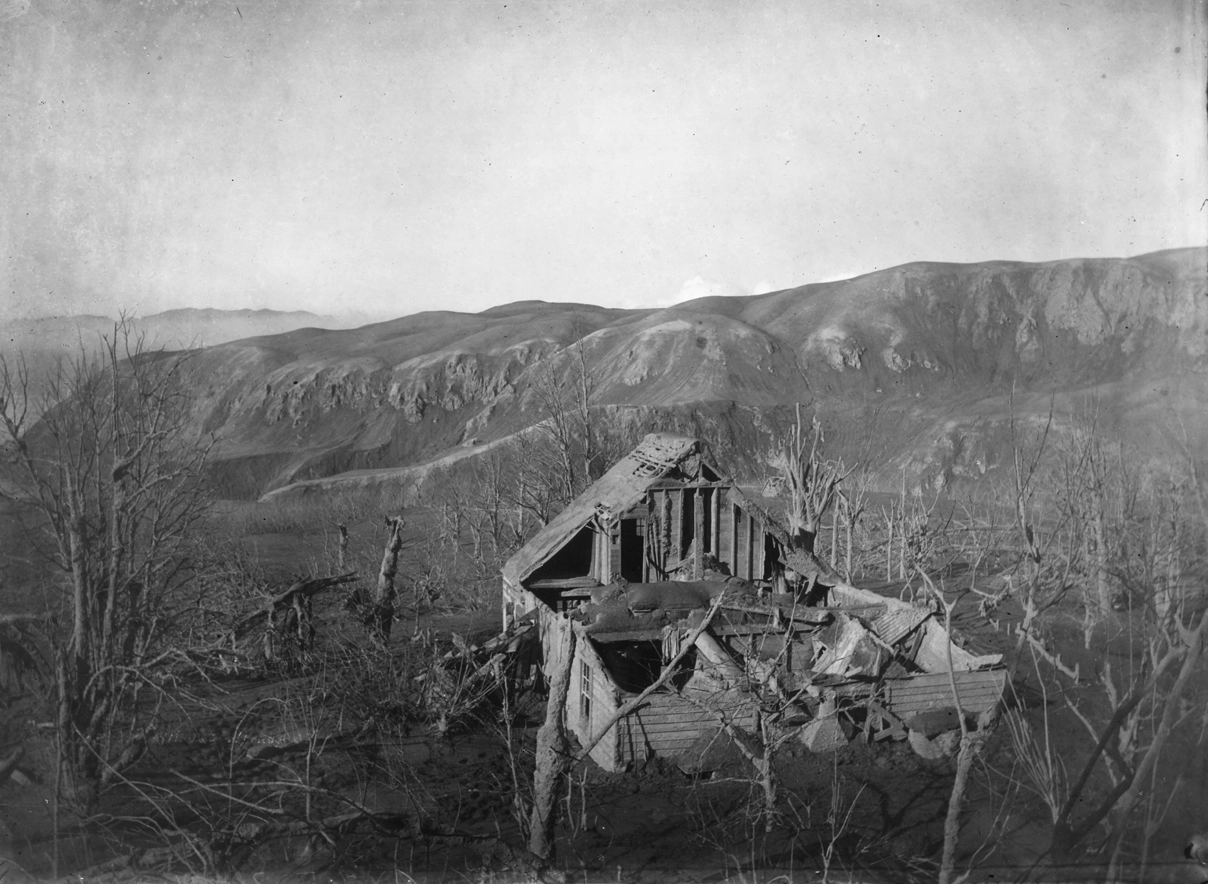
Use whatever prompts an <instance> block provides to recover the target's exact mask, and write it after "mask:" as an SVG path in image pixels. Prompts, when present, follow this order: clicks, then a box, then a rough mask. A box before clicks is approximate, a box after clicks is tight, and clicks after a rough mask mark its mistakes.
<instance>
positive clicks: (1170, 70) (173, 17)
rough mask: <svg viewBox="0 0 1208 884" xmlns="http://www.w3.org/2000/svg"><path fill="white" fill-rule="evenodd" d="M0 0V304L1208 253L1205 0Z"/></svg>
mask: <svg viewBox="0 0 1208 884" xmlns="http://www.w3.org/2000/svg"><path fill="white" fill-rule="evenodd" d="M26 6H28V9H25V7H26ZM23 10H24V11H23ZM5 15H7V16H9V17H8V18H7V20H3V21H0V314H7V315H10V316H11V315H31V314H48V313H55V312H60V313H62V312H68V313H70V312H92V313H105V314H109V313H113V312H115V311H117V310H118V309H121V308H126V309H132V310H135V311H137V312H139V313H143V314H147V313H152V312H156V311H158V310H163V309H167V308H171V307H180V306H214V307H223V308H244V307H267V308H273V309H279V310H289V309H308V310H312V311H316V312H321V313H339V312H342V311H345V310H352V309H355V310H360V311H363V312H365V313H369V314H373V315H378V316H387V315H389V316H397V315H402V314H405V313H411V312H415V311H418V310H425V309H455V310H467V311H477V310H481V309H484V308H486V307H489V306H491V305H494V304H499V303H505V302H508V301H515V300H521V299H532V298H537V299H543V300H549V301H569V300H575V301H588V302H595V303H604V304H612V305H620V306H637V305H645V304H661V303H669V302H672V301H674V300H677V299H679V298H681V297H684V296H687V295H692V294H701V293H707V292H708V291H710V290H722V291H728V292H733V293H752V292H758V291H767V290H771V289H778V288H786V287H789V286H794V285H801V284H804V283H807V282H816V281H821V280H828V279H836V278H842V277H847V276H853V275H857V274H859V273H864V272H868V271H871V270H875V269H878V268H883V267H890V266H893V265H896V264H901V263H904V262H907V261H914V260H936V261H958V262H971V261H982V260H990V259H1019V260H1028V261H1042V260H1050V259H1057V258H1066V257H1094V256H1126V255H1135V254H1141V253H1144V252H1150V251H1155V250H1158V249H1164V248H1173V247H1180V246H1188V245H1198V244H1203V243H1204V242H1205V241H1208V220H1206V219H1208V207H1204V206H1203V203H1204V201H1205V199H1208V154H1206V144H1208V139H1206V134H1205V129H1206V123H1205V81H1206V76H1208V75H1206V61H1205V55H1206V51H1205V42H1206V41H1205V19H1206V14H1205V2H1204V0H1198V2H1197V0H1145V2H1139V0H1119V2H1111V0H1104V2H1093V0H1079V2H1068V3H1060V2H1057V0H1036V2H1030V0H1001V2H998V0H984V2H972V3H969V2H921V0H920V2H892V3H872V2H857V0H836V2H819V0H808V2H807V0H777V2H764V3H760V2H749V0H742V2H739V0H726V2H714V3H710V2H706V0H691V2H680V0H676V2H637V0H580V2H573V0H570V2H549V3H545V2H531V0H519V2H517V0H505V2H485V0H483V2H478V0H475V2H468V0H411V2H389V3H388V2H381V3H379V2H356V3H354V2H351V0H332V2H319V0H288V2H285V0H283V2H272V0H268V2H262V0H236V2H226V0H205V2H189V0H182V2H171V0H144V2H127V0H28V3H27V2H26V0H0V16H5Z"/></svg>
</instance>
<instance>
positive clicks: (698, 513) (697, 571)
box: [691, 489, 705, 580]
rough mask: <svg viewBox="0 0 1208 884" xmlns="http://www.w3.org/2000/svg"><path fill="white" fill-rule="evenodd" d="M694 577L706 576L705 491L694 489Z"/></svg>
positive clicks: (694, 578) (698, 578)
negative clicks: (704, 560) (704, 564)
mask: <svg viewBox="0 0 1208 884" xmlns="http://www.w3.org/2000/svg"><path fill="white" fill-rule="evenodd" d="M691 493H692V549H693V553H692V579H693V580H700V579H701V577H702V576H704V567H703V558H704V547H705V513H704V510H705V492H704V491H703V490H701V489H693V490H692V492H691Z"/></svg>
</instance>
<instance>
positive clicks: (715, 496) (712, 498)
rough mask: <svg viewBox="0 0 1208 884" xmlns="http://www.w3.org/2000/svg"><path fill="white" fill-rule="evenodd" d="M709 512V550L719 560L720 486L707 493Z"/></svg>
mask: <svg viewBox="0 0 1208 884" xmlns="http://www.w3.org/2000/svg"><path fill="white" fill-rule="evenodd" d="M709 513H710V515H711V516H712V517H713V530H712V531H711V532H710V533H709V552H711V553H713V557H714V558H715V559H717V560H718V562H721V488H720V487H717V488H714V489H713V491H712V492H711V493H710V494H709Z"/></svg>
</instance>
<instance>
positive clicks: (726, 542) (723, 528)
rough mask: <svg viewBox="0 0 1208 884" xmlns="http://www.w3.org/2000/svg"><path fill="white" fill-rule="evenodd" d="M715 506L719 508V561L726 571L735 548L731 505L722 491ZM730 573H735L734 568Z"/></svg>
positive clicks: (718, 493)
mask: <svg viewBox="0 0 1208 884" xmlns="http://www.w3.org/2000/svg"><path fill="white" fill-rule="evenodd" d="M714 505H715V506H716V507H717V518H718V522H717V561H718V563H719V565H720V566H721V567H722V568H723V569H724V568H726V566H727V565H728V564H729V562H730V555H731V550H732V548H733V547H731V545H730V533H731V531H732V529H731V527H730V521H731V519H730V516H731V514H730V504H729V503H728V502H727V501H726V498H725V494H723V493H722V492H721V491H720V490H718V492H717V498H716V500H715V501H714ZM729 571H730V573H731V574H733V573H734V570H733V569H732V568H731V569H729Z"/></svg>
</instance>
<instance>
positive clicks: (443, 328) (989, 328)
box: [191, 249, 1208, 496]
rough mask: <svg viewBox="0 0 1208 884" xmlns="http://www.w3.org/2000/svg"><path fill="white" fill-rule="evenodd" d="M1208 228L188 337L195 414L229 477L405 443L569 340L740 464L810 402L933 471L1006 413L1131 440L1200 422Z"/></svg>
mask: <svg viewBox="0 0 1208 884" xmlns="http://www.w3.org/2000/svg"><path fill="white" fill-rule="evenodd" d="M1206 267H1208V250H1206V249H1180V250H1173V251H1166V252H1159V253H1154V254H1150V255H1143V256H1140V257H1136V258H1128V259H1094V260H1065V261H1053V262H1047V263H1040V264H1029V263H1020V262H1003V261H999V262H990V263H982V264H970V265H954V264H935V263H915V264H908V265H904V266H902V267H895V268H892V269H888V270H883V271H878V272H875V273H870V274H867V275H864V276H860V277H857V278H854V279H850V280H844V281H839V282H831V283H820V284H813V285H806V286H802V287H799V288H794V289H787V290H784V291H779V292H772V293H769V294H764V295H758V296H752V297H710V298H703V299H699V300H696V301H689V302H686V303H682V304H679V305H676V306H675V307H672V308H668V309H659V310H653V309H652V310H619V309H605V308H601V307H595V306H590V305H583V304H565V303H545V302H541V301H527V302H520V303H515V304H509V305H505V306H502V307H497V308H493V309H490V310H486V311H483V312H482V313H477V314H463V313H453V312H430V313H421V314H417V315H414V316H408V317H404V318H401V319H396V320H392V321H390V322H384V323H378V324H374V325H368V326H364V327H362V328H358V329H344V330H321V329H317V328H303V329H296V330H292V331H288V332H285V333H283V334H272V335H262V336H259V337H253V338H246V339H242V340H237V341H230V342H227V343H222V344H219V345H217V346H212V347H207V348H205V349H203V350H200V351H199V352H197V353H196V357H195V359H194V360H193V364H192V369H191V370H192V372H193V375H192V377H193V382H194V384H195V386H196V390H197V399H196V421H197V428H198V431H199V432H207V433H213V434H215V436H216V438H217V439H218V445H217V448H216V456H217V461H216V463H217V468H218V470H219V472H220V473H222V474H223V475H224V477H225V480H226V484H227V486H228V487H229V488H230V489H232V493H235V494H238V495H240V496H254V495H258V494H261V493H264V492H266V491H269V490H272V489H276V488H281V487H283V486H286V485H289V484H290V483H293V482H297V481H300V480H315V479H323V478H330V477H335V476H338V475H340V474H343V473H346V472H348V471H365V470H392V469H396V468H400V467H407V466H410V465H416V464H422V463H426V462H429V461H432V460H434V459H437V458H440V457H442V456H445V455H447V454H448V453H450V452H451V451H456V450H458V449H459V448H465V447H467V446H470V447H472V446H474V445H480V444H485V443H487V442H491V441H496V440H500V439H505V438H507V437H508V436H510V435H511V434H513V433H516V432H518V431H520V430H522V429H524V428H525V427H528V426H531V425H532V424H534V423H535V422H537V421H539V420H541V419H542V417H543V413H542V410H541V408H540V405H539V403H538V402H537V400H536V397H535V396H534V395H533V381H534V378H535V377H536V376H537V374H538V373H539V372H550V371H553V372H554V373H555V374H558V375H561V376H563V377H567V376H569V375H568V373H569V372H570V371H571V366H572V365H573V364H574V363H575V361H576V360H578V359H580V358H581V359H582V360H583V361H584V362H585V364H586V365H587V366H588V370H589V373H590V375H591V377H592V380H593V383H594V397H593V403H594V405H595V407H596V409H597V411H598V413H599V415H600V419H601V420H602V421H607V422H610V423H612V424H617V425H627V426H632V427H634V428H640V427H641V426H643V425H654V424H656V423H659V422H660V421H661V422H662V423H663V424H664V425H665V424H667V422H669V421H670V422H671V423H676V422H678V424H679V425H683V426H684V427H686V428H688V429H692V430H693V431H697V432H700V433H702V434H706V435H712V436H714V437H716V439H717V440H722V441H719V442H718V444H719V445H720V446H721V447H723V448H728V449H730V450H729V452H728V453H729V454H731V455H735V456H737V459H738V460H739V461H740V463H738V464H736V468H742V469H751V470H755V469H757V467H758V462H759V460H760V457H761V454H762V452H763V451H765V450H766V448H767V445H768V442H769V439H770V437H771V436H772V435H774V434H775V433H776V432H777V431H778V430H779V429H780V428H783V427H784V426H785V422H786V421H787V419H788V416H789V415H790V414H791V412H792V408H793V406H794V405H795V404H796V403H798V402H807V403H811V404H812V405H813V407H814V408H816V409H817V410H818V413H819V414H821V415H822V416H823V418H824V422H825V423H826V424H827V427H828V443H829V444H830V446H831V448H832V450H835V451H836V453H843V454H845V456H846V459H848V460H849V461H851V460H865V461H866V462H867V461H874V462H876V463H877V464H878V465H881V466H883V467H884V468H885V469H887V470H892V471H896V470H898V469H900V468H905V469H907V470H908V472H909V473H910V474H911V477H912V481H920V482H923V483H929V484H942V483H943V482H945V481H948V480H950V479H952V478H954V477H958V476H960V475H962V474H976V473H980V472H984V471H985V470H987V469H992V468H993V466H994V464H995V463H996V462H997V461H998V460H999V459H1000V458H1001V455H1002V451H1001V447H1002V444H1003V439H1002V435H1003V434H1002V429H1003V427H1004V426H1005V424H1006V422H1007V421H1008V420H1009V419H1010V418H1011V415H1012V413H1013V414H1014V415H1016V416H1017V417H1020V418H1023V419H1036V418H1037V416H1038V415H1044V414H1047V411H1048V408H1049V407H1050V405H1051V406H1052V407H1053V408H1054V409H1055V410H1056V411H1057V412H1058V413H1059V414H1062V415H1067V416H1068V415H1071V414H1073V413H1075V412H1077V411H1078V410H1079V409H1085V408H1087V407H1089V406H1088V405H1087V403H1088V402H1092V401H1093V402H1097V403H1098V405H1097V408H1098V413H1099V418H1098V419H1099V422H1100V426H1101V427H1103V428H1106V429H1107V430H1108V431H1110V432H1114V433H1117V434H1120V435H1121V436H1122V437H1125V438H1128V439H1131V440H1134V441H1138V442H1146V443H1148V442H1150V441H1153V440H1154V439H1156V438H1157V437H1158V436H1160V435H1161V433H1162V432H1164V428H1166V427H1168V426H1170V425H1172V424H1173V422H1177V421H1180V420H1181V421H1183V422H1184V424H1185V425H1186V427H1187V429H1188V431H1189V433H1190V435H1191V437H1192V438H1194V439H1197V440H1202V439H1204V438H1205V437H1206V436H1208V425H1206V424H1205V418H1204V415H1205V414H1206V413H1208V272H1206Z"/></svg>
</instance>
